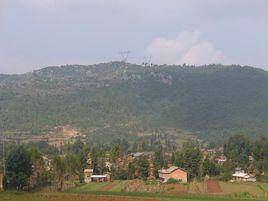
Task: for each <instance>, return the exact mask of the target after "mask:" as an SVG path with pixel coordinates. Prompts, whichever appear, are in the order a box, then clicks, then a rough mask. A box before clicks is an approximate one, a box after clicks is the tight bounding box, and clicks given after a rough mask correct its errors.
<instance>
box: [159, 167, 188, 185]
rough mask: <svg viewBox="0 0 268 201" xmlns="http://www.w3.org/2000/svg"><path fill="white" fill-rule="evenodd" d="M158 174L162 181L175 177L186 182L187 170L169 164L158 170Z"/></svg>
mask: <svg viewBox="0 0 268 201" xmlns="http://www.w3.org/2000/svg"><path fill="white" fill-rule="evenodd" d="M158 174H159V178H160V179H161V180H162V182H163V183H165V182H167V181H168V180H169V179H170V178H173V179H177V180H179V181H182V182H184V183H186V182H187V172H186V171H185V170H183V169H181V168H179V167H176V166H171V167H170V168H168V169H162V170H158Z"/></svg>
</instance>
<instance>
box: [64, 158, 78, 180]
mask: <svg viewBox="0 0 268 201" xmlns="http://www.w3.org/2000/svg"><path fill="white" fill-rule="evenodd" d="M64 160H65V161H64V163H65V166H66V173H68V174H69V176H70V178H71V180H72V181H73V180H74V177H75V176H76V175H78V174H79V167H80V160H79V156H78V155H76V154H71V153H68V154H66V156H65V157H64Z"/></svg>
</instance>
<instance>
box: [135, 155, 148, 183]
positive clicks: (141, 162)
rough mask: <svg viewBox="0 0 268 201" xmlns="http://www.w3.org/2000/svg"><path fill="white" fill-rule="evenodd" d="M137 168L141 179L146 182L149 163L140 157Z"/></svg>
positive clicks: (143, 157)
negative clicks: (138, 167)
mask: <svg viewBox="0 0 268 201" xmlns="http://www.w3.org/2000/svg"><path fill="white" fill-rule="evenodd" d="M138 163H139V166H140V174H141V178H142V179H144V180H146V179H147V177H148V176H149V165H150V164H149V161H148V160H147V158H146V157H145V156H141V157H140V158H139V162H138Z"/></svg>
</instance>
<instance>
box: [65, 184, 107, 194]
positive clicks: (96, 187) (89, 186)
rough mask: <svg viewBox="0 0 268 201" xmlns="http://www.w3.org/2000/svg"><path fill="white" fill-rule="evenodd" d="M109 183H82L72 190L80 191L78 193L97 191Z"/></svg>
mask: <svg viewBox="0 0 268 201" xmlns="http://www.w3.org/2000/svg"><path fill="white" fill-rule="evenodd" d="M106 185H108V183H103V182H92V183H89V184H84V185H81V186H79V187H77V188H75V189H72V190H70V191H75V192H78V193H83V192H88V191H90V192H92V191H93V192H95V191H98V190H100V189H101V188H102V187H104V186H106Z"/></svg>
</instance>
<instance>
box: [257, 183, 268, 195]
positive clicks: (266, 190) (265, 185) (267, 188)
mask: <svg viewBox="0 0 268 201" xmlns="http://www.w3.org/2000/svg"><path fill="white" fill-rule="evenodd" d="M259 187H260V189H261V190H262V191H263V192H264V193H268V183H261V184H259Z"/></svg>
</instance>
